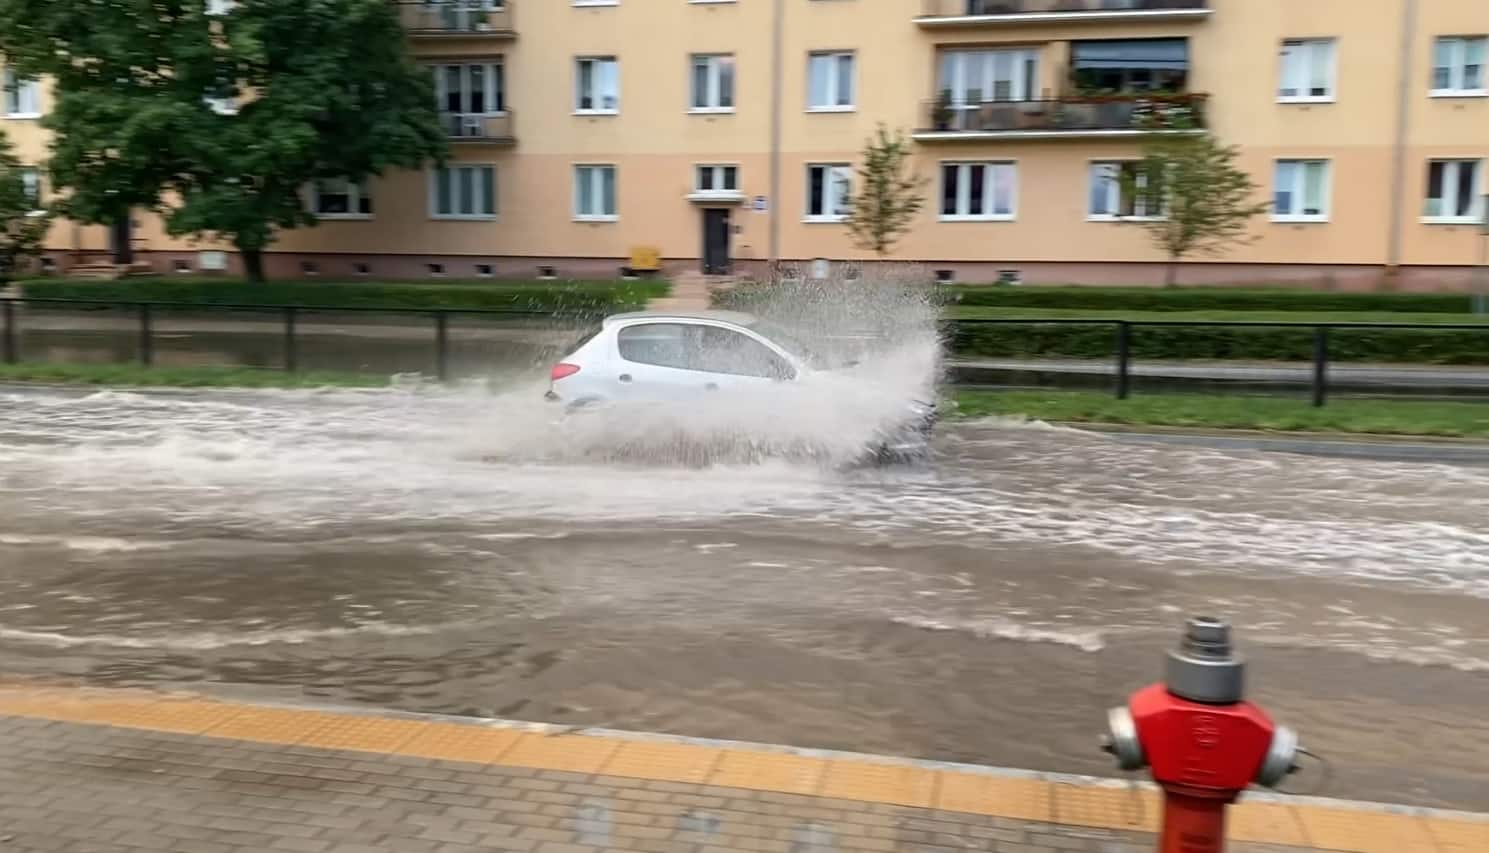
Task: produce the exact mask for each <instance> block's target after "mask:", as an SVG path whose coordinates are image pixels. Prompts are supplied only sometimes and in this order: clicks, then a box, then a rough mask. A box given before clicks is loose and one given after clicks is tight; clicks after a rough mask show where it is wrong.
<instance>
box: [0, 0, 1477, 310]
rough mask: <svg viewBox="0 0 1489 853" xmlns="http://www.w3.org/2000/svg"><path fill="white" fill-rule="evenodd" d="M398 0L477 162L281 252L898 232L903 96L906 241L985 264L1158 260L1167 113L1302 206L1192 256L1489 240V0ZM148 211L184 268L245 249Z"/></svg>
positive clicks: (1319, 270) (1249, 268)
mask: <svg viewBox="0 0 1489 853" xmlns="http://www.w3.org/2000/svg"><path fill="white" fill-rule="evenodd" d="M398 5H399V9H400V14H402V15H403V16H404V20H405V22H406V23H407V25H408V29H409V48H410V50H411V51H413V52H414V53H415V55H416V56H417V57H418V58H419V59H420V60H421V61H423V62H426V63H427V64H428V65H429V66H430V67H431V70H432V73H434V75H435V78H436V88H437V90H438V97H439V99H440V106H441V109H442V110H443V111H444V112H445V113H446V118H445V120H446V122H447V125H448V127H449V132H450V134H451V136H452V148H453V152H454V154H453V162H452V164H451V169H450V170H449V171H448V172H445V173H436V172H433V171H427V172H417V173H394V174H388V175H384V176H381V177H378V178H375V179H372V180H371V181H369V182H368V184H367V185H366V186H364V187H357V188H349V187H345V186H323V187H319V188H308V189H307V204H311V205H312V206H314V207H316V208H317V209H318V211H319V212H320V213H321V215H322V221H321V223H320V225H318V226H317V227H314V228H306V229H301V230H296V231H292V232H287V233H284V234H283V235H281V237H280V238H279V241H278V242H277V243H276V245H275V246H274V247H273V250H272V253H271V256H270V257H269V259H268V265H269V270H270V272H271V274H274V275H280V276H297V275H320V276H324V277H335V278H346V277H352V276H357V275H368V276H373V277H379V278H386V277H397V278H424V277H439V276H445V277H449V278H462V279H465V278H474V277H478V276H487V275H490V276H496V277H532V276H534V275H536V274H538V273H539V271H540V268H544V267H551V268H552V271H553V272H554V273H556V274H558V275H560V276H610V275H615V274H617V273H618V271H619V270H620V269H621V268H622V267H625V266H628V265H629V264H630V263H631V261H630V259H631V257H632V255H633V252H634V251H635V250H636V249H637V248H639V247H655V248H656V249H657V250H658V251H659V253H660V256H661V258H662V261H663V266H664V268H665V269H667V270H668V271H674V272H675V271H680V270H684V269H698V270H704V271H710V272H724V271H735V272H751V271H757V270H760V269H763V268H765V267H766V266H767V265H768V264H769V262H771V261H772V260H779V261H782V262H787V263H789V264H791V265H798V266H800V265H807V264H810V263H811V262H812V261H813V260H814V259H826V260H829V261H854V260H860V261H861V260H871V259H872V255H871V254H869V253H865V252H863V251H862V250H859V249H856V248H855V247H854V246H853V245H852V242H851V240H850V239H849V236H848V233H847V231H846V229H845V228H844V226H843V224H842V222H841V221H840V219H841V213H842V210H843V203H842V202H843V197H844V196H845V194H846V193H848V192H850V191H851V185H852V181H853V180H854V176H853V168H854V165H855V163H856V162H857V161H858V160H859V159H860V151H861V149H862V147H863V145H864V142H865V140H866V139H867V138H868V137H869V136H870V135H872V134H873V133H874V131H875V128H876V127H877V126H879V125H880V124H883V125H885V126H887V127H888V128H890V129H896V128H898V129H904V130H905V131H906V132H907V133H908V134H909V135H910V137H911V138H912V139H913V142H914V148H915V158H916V168H917V170H918V171H919V173H920V174H921V175H922V176H924V177H925V178H926V190H925V192H926V196H927V204H926V206H925V209H924V210H923V211H922V213H921V215H920V216H919V218H918V220H917V222H916V223H915V225H914V228H913V230H912V231H911V232H910V233H909V234H908V235H907V236H906V237H905V238H904V239H903V241H902V242H901V243H900V245H899V247H898V248H897V250H896V252H895V255H894V257H895V258H896V259H897V260H914V261H920V262H924V263H925V264H926V265H927V266H929V267H931V268H933V269H936V270H939V271H942V275H943V276H944V277H947V278H953V279H956V280H962V281H991V280H996V279H998V278H1000V277H1004V278H1014V277H1017V278H1019V279H1022V280H1025V281H1035V282H1091V283H1135V284H1140V283H1152V282H1155V281H1158V280H1161V275H1160V273H1159V271H1158V270H1159V263H1158V262H1159V261H1160V260H1161V258H1160V256H1159V253H1158V252H1157V251H1155V249H1154V248H1153V247H1152V246H1151V244H1150V243H1149V241H1148V238H1147V236H1146V234H1145V233H1144V232H1143V231H1142V230H1141V228H1139V227H1137V226H1136V225H1134V224H1133V223H1132V222H1131V221H1130V220H1131V219H1132V218H1134V217H1138V216H1143V215H1153V214H1156V213H1158V212H1157V211H1144V210H1142V209H1141V201H1140V200H1135V199H1131V198H1124V197H1123V193H1122V191H1121V188H1120V186H1121V182H1120V181H1118V180H1117V179H1116V177H1115V176H1116V175H1118V174H1120V171H1121V169H1122V168H1123V165H1122V164H1123V163H1124V162H1130V161H1132V160H1133V159H1134V158H1135V157H1136V156H1137V154H1138V150H1139V143H1140V136H1141V133H1142V131H1141V130H1140V128H1139V126H1138V125H1139V123H1140V122H1141V121H1143V120H1144V119H1147V120H1155V119H1154V117H1155V116H1156V117H1157V118H1156V120H1157V121H1159V122H1160V123H1163V122H1167V121H1170V120H1171V119H1172V118H1174V117H1181V118H1183V119H1185V122H1184V123H1183V126H1188V124H1189V123H1194V122H1198V123H1199V124H1201V125H1202V126H1203V127H1205V128H1208V129H1209V130H1210V131H1212V132H1214V133H1215V134H1217V135H1218V136H1219V138H1221V139H1222V140H1223V141H1225V142H1227V143H1231V144H1235V145H1237V146H1239V147H1240V149H1241V151H1242V155H1241V162H1242V165H1243V166H1244V168H1246V169H1247V170H1248V171H1249V172H1251V173H1252V175H1253V176H1254V179H1255V180H1256V182H1257V183H1258V185H1259V186H1260V190H1259V199H1263V198H1264V199H1267V200H1271V201H1272V202H1273V208H1272V210H1271V212H1270V213H1269V214H1266V215H1263V216H1260V217H1258V218H1257V219H1256V220H1255V222H1254V225H1253V227H1252V232H1253V237H1254V240H1253V241H1252V242H1251V243H1249V244H1248V245H1245V246H1241V247H1238V248H1235V249H1233V250H1231V251H1229V252H1227V253H1226V254H1224V255H1223V256H1220V257H1215V258H1204V259H1197V260H1196V261H1195V262H1193V263H1190V264H1188V265H1186V269H1185V270H1184V272H1183V275H1184V277H1185V279H1186V280H1187V281H1190V282H1266V281H1298V282H1307V283H1310V284H1318V283H1324V284H1330V285H1338V286H1348V287H1369V286H1379V285H1381V284H1382V283H1384V284H1385V285H1387V286H1396V287H1403V288H1413V289H1415V288H1423V289H1425V288H1454V287H1463V286H1465V285H1467V284H1468V283H1469V282H1471V281H1472V280H1474V276H1475V274H1476V268H1477V266H1478V265H1479V264H1480V263H1481V258H1482V253H1483V251H1484V247H1485V244H1486V240H1489V238H1486V237H1485V236H1482V235H1481V233H1480V230H1481V229H1480V225H1479V223H1480V222H1481V221H1482V220H1483V219H1484V205H1485V198H1484V194H1485V193H1486V192H1489V80H1486V77H1489V70H1486V63H1489V57H1486V53H1489V50H1486V45H1489V6H1486V4H1485V3H1484V0H429V2H423V0H420V2H413V3H400V4H398ZM8 82H9V83H10V84H11V85H9V86H8V88H7V89H6V97H5V103H4V104H0V127H3V128H4V131H5V132H6V134H7V135H8V136H9V137H10V138H11V140H12V141H13V142H15V143H17V146H18V148H19V151H20V153H21V156H22V159H23V160H25V161H27V162H29V163H34V164H37V165H38V166H40V165H41V164H43V163H44V161H45V158H46V139H45V134H44V131H43V130H42V129H41V128H40V127H39V126H38V123H37V119H36V116H37V115H38V114H41V113H44V112H45V110H46V107H47V102H48V94H47V92H46V91H45V87H44V86H36V85H34V84H27V83H25V82H24V81H13V80H10V81H8ZM1166 117H1167V118H1166ZM1174 124H1175V126H1179V125H1180V123H1179V122H1174ZM42 183H43V191H45V187H44V184H45V182H44V180H43V182H42ZM136 223H137V227H136V228H135V231H134V235H133V241H134V245H135V247H136V249H137V250H138V251H139V257H140V259H141V260H142V261H146V262H149V263H151V264H153V265H154V266H155V267H156V268H157V269H159V270H161V271H168V270H179V271H196V270H197V269H198V268H200V267H202V266H203V265H204V264H205V266H207V267H215V266H217V264H218V263H219V262H220V261H221V260H222V258H221V256H220V255H218V254H216V253H215V252H214V250H216V249H219V248H220V247H217V246H212V245H208V244H205V243H201V244H198V243H192V242H188V241H182V240H176V239H172V238H169V237H167V236H165V235H164V234H163V233H162V231H161V229H160V228H159V225H158V223H157V222H155V221H154V219H153V218H152V217H151V216H149V215H147V214H144V213H141V214H140V215H139V216H137V218H136ZM108 242H109V235H108V234H107V233H106V231H105V230H104V229H101V228H95V227H80V226H75V225H73V224H70V223H60V224H59V225H58V226H57V228H56V229H55V230H54V233H53V235H52V238H51V241H50V244H49V246H48V249H49V252H50V256H51V257H52V259H53V260H54V262H55V263H57V265H58V266H61V267H65V266H67V265H68V264H71V263H74V262H79V261H81V260H89V259H98V257H99V255H100V254H101V253H104V252H106V251H107V249H108ZM203 252H206V254H203ZM226 260H227V261H228V263H229V266H231V265H232V263H233V260H232V258H231V257H228V258H227V259H226Z"/></svg>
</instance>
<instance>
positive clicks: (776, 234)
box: [766, 0, 786, 275]
mask: <svg viewBox="0 0 1489 853" xmlns="http://www.w3.org/2000/svg"><path fill="white" fill-rule="evenodd" d="M772 14H773V15H774V20H773V21H772V22H771V23H772V26H771V52H770V199H769V200H768V201H767V202H766V204H767V205H768V207H767V208H766V215H767V216H769V217H770V239H769V246H770V249H769V255H770V273H771V275H774V274H775V271H776V266H777V264H778V263H779V262H780V260H781V134H782V129H781V122H782V120H783V116H782V115H781V101H782V98H783V96H784V92H785V85H786V83H785V73H786V64H785V63H786V57H785V48H786V45H785V41H786V0H775V10H774V12H773V13H772Z"/></svg>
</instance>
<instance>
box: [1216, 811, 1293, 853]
mask: <svg viewBox="0 0 1489 853" xmlns="http://www.w3.org/2000/svg"><path fill="white" fill-rule="evenodd" d="M1225 829H1226V832H1225V834H1226V837H1227V838H1229V839H1231V840H1232V841H1256V842H1263V843H1268V844H1291V845H1293V846H1295V847H1302V846H1303V845H1304V844H1305V843H1306V842H1307V838H1306V837H1304V835H1303V826H1302V824H1300V823H1299V822H1298V815H1297V810H1296V809H1295V808H1294V807H1293V806H1290V805H1283V804H1281V803H1240V804H1239V805H1236V806H1233V807H1231V810H1230V812H1229V813H1227V815H1226V827H1225Z"/></svg>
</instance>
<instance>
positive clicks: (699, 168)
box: [693, 163, 740, 194]
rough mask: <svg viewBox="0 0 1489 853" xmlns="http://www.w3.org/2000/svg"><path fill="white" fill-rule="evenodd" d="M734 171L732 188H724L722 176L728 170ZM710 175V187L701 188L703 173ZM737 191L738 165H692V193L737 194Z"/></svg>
mask: <svg viewBox="0 0 1489 853" xmlns="http://www.w3.org/2000/svg"><path fill="white" fill-rule="evenodd" d="M730 169H733V170H734V186H732V187H725V186H723V183H724V176H725V175H726V174H728V170H730ZM704 172H709V173H711V175H712V177H713V180H712V181H711V183H712V184H713V186H712V187H709V188H708V189H704V188H703V173H704ZM739 191H740V190H739V164H738V163H695V164H694V165H693V192H696V193H726V194H732V193H738V192H739Z"/></svg>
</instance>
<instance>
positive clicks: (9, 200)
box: [0, 134, 49, 287]
mask: <svg viewBox="0 0 1489 853" xmlns="http://www.w3.org/2000/svg"><path fill="white" fill-rule="evenodd" d="M48 223H49V219H48V215H47V213H46V212H45V211H44V210H42V209H41V203H40V200H39V199H37V198H36V197H34V196H33V195H32V194H31V192H30V190H29V189H28V188H27V187H26V181H25V179H24V178H22V176H21V162H20V160H18V159H17V158H16V156H15V153H14V151H13V150H12V149H11V145H10V140H9V139H6V138H5V135H4V134H0V287H4V286H5V285H6V284H7V283H9V281H10V280H11V278H12V277H14V276H15V274H16V272H17V271H18V270H20V269H22V268H24V267H25V265H26V264H27V262H28V261H29V260H30V259H31V258H33V257H35V256H36V255H38V254H39V253H40V252H41V243H42V240H44V239H46V235H47V226H48Z"/></svg>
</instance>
